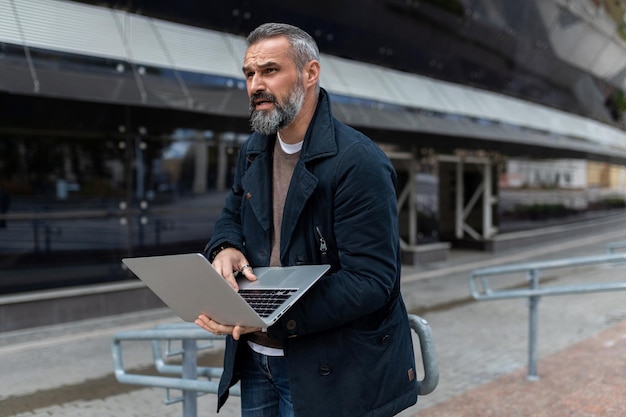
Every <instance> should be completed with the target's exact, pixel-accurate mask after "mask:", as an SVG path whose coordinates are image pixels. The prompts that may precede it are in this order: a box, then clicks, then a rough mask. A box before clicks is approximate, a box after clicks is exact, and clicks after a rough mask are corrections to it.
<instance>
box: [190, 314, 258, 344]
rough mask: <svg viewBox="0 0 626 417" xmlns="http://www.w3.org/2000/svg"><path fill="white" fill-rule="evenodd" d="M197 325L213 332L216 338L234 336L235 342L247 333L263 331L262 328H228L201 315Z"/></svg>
mask: <svg viewBox="0 0 626 417" xmlns="http://www.w3.org/2000/svg"><path fill="white" fill-rule="evenodd" d="M195 323H196V324H197V325H198V326H200V327H202V328H203V329H204V330H206V331H208V332H211V333H213V334H214V335H216V336H223V335H227V334H231V335H233V339H235V340H239V338H240V337H241V336H242V335H244V334H246V333H252V332H257V331H259V330H261V328H260V327H244V326H227V325H225V324H219V323H218V322H216V321H214V320H211V319H210V318H209V317H207V316H206V315H205V314H200V315H199V316H198V318H197V319H196V320H195Z"/></svg>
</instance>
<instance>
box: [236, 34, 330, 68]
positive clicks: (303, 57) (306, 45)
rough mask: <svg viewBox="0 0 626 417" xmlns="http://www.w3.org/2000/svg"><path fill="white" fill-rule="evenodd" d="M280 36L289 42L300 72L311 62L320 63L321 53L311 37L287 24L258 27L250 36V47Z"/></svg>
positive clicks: (248, 39)
mask: <svg viewBox="0 0 626 417" xmlns="http://www.w3.org/2000/svg"><path fill="white" fill-rule="evenodd" d="M278 36H284V37H285V38H287V40H288V41H289V44H290V45H291V48H292V49H293V58H294V61H295V64H296V68H297V69H298V71H302V70H303V69H304V66H305V65H306V64H307V63H309V62H310V61H311V60H316V61H319V59H320V52H319V49H318V47H317V43H315V40H314V39H313V38H312V37H311V35H309V34H308V33H306V32H305V31H304V30H302V29H300V28H299V27H296V26H292V25H288V24H286V23H264V24H262V25H261V26H259V27H257V28H256V29H254V30H253V31H252V32H250V34H249V35H248V38H247V41H248V46H250V45H253V44H255V43H257V42H259V41H262V40H265V39H269V38H275V37H278Z"/></svg>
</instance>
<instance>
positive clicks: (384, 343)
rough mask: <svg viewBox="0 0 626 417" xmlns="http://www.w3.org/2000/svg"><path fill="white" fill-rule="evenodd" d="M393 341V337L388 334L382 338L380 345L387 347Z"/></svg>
mask: <svg viewBox="0 0 626 417" xmlns="http://www.w3.org/2000/svg"><path fill="white" fill-rule="evenodd" d="M390 341H391V336H389V335H388V334H386V335H384V336H383V337H381V338H380V343H381V344H382V345H383V346H385V345H386V344H388V343H389V342H390Z"/></svg>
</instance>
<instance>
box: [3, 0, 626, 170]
mask: <svg viewBox="0 0 626 417" xmlns="http://www.w3.org/2000/svg"><path fill="white" fill-rule="evenodd" d="M0 42H3V48H4V53H3V54H1V55H0V92H4V94H8V95H9V96H5V98H4V99H3V101H6V102H8V101H10V100H13V99H16V98H17V97H20V99H19V101H20V102H21V103H23V105H24V106H25V107H29V106H30V107H33V108H39V107H40V105H41V103H44V102H47V101H46V100H48V99H61V100H64V105H70V102H76V104H75V107H81V106H82V105H83V103H89V105H86V106H84V108H82V107H81V109H80V110H81V113H84V112H85V111H87V110H88V109H93V110H94V113H93V114H91V115H89V114H85V116H84V117H86V118H87V119H89V118H92V119H102V118H105V117H107V115H103V114H102V113H101V111H102V108H107V109H112V108H115V107H116V106H117V107H123V108H125V109H127V110H126V111H128V109H134V110H135V112H136V113H137V114H142V113H146V114H149V113H151V112H153V114H155V115H158V116H152V117H149V116H147V117H146V119H148V121H149V122H150V123H149V124H148V125H150V124H152V125H155V126H159V129H162V130H163V131H168V130H170V131H171V130H173V129H175V128H177V127H194V126H197V125H204V124H205V123H206V124H209V123H210V124H211V126H207V128H210V129H213V130H220V129H222V128H227V127H232V126H243V129H242V131H245V130H247V118H248V110H247V109H248V104H247V98H246V93H245V88H244V87H245V85H244V82H243V79H242V76H241V70H240V65H241V60H242V58H243V55H244V53H245V48H246V45H245V40H244V39H243V38H242V37H238V36H234V35H230V34H224V33H220V32H215V31H211V30H206V29H201V28H192V27H188V26H184V25H180V24H175V23H171V22H165V21H160V20H156V19H152V18H148V17H144V16H139V15H134V14H131V13H127V12H124V11H120V10H113V9H109V8H105V7H96V6H89V5H84V4H79V3H74V2H68V1H61V0H45V1H44V0H28V1H26V0H0ZM322 64H323V71H322V80H321V84H322V86H323V87H325V88H326V89H327V90H328V91H329V92H330V93H331V97H332V100H333V102H334V104H333V106H334V110H335V113H336V115H337V117H338V118H339V119H341V120H343V121H344V122H346V123H348V124H350V125H352V126H354V127H356V128H359V129H361V130H365V131H367V132H370V133H371V135H372V136H373V137H374V139H375V140H379V141H387V142H391V143H398V144H406V145H411V146H420V147H426V146H427V147H433V148H436V149H442V150H446V151H450V150H454V149H457V148H465V149H483V150H487V151H492V150H493V151H499V152H502V153H505V154H509V155H515V156H517V155H525V156H532V157H580V158H589V159H599V160H608V161H613V162H616V163H626V133H625V132H624V131H622V130H620V129H618V128H616V127H613V126H610V125H606V124H603V123H600V122H597V121H594V120H591V119H586V118H584V117H580V116H577V115H574V114H570V113H565V112H562V111H559V110H555V109H551V108H548V107H545V106H541V105H537V104H534V103H529V102H525V101H523V100H519V99H516V98H513V97H508V96H504V95H501V94H497V93H493V92H489V91H485V90H478V89H475V88H470V87H466V86H461V85H456V84H452V83H448V82H443V81H437V80H434V79H429V78H426V77H422V76H418V75H414V74H408V73H403V72H400V71H396V70H390V69H387V68H382V67H377V66H374V65H366V64H363V63H359V62H355V61H349V60H346V59H342V58H338V57H334V56H328V55H324V56H322ZM29 100H34V102H33V103H29ZM53 106H54V105H53ZM9 107H10V106H9ZM5 110H6V109H5ZM9 110H10V109H9ZM40 110H41V112H40V114H39V116H41V117H46V116H45V114H46V112H45V111H44V110H42V109H40ZM166 110H167V111H173V112H174V113H173V114H175V115H177V116H176V117H167V116H165V113H166V112H165V111H166ZM25 111H26V110H25ZM51 113H58V112H56V111H55V110H51ZM182 114H185V116H184V117H182V116H180V115H182ZM57 116H59V115H58V114H57ZM61 116H62V114H61ZM115 117H117V116H114V118H115ZM67 118H68V120H70V121H71V120H74V118H72V117H70V115H68V117H67ZM7 119H8V123H6V124H5V123H3V125H4V126H5V127H4V129H5V130H6V129H21V128H25V127H29V128H36V126H34V125H33V122H36V123H41V124H43V125H45V124H50V123H49V122H46V121H43V122H39V121H36V120H35V119H34V118H30V120H28V121H26V122H25V121H22V122H20V119H19V118H17V119H16V120H13V119H11V118H7ZM61 119H62V118H61ZM157 119H158V120H157ZM183 121H186V123H191V124H190V125H187V126H182V123H183ZM58 122H59V121H58V120H57V121H55V123H58ZM107 123H108V124H110V125H112V126H115V125H117V124H119V122H118V121H113V120H111V121H108V122H107ZM81 125H82V126H86V125H89V122H85V121H82V123H81ZM72 126H74V124H73V123H69V122H68V124H66V125H65V127H64V128H65V129H73V127H72ZM154 129H156V127H155V128H154Z"/></svg>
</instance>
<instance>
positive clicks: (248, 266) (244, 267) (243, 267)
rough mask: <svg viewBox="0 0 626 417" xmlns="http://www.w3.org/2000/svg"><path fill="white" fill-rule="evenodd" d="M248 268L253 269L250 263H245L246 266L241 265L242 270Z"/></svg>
mask: <svg viewBox="0 0 626 417" xmlns="http://www.w3.org/2000/svg"><path fill="white" fill-rule="evenodd" d="M246 268H250V269H252V267H251V266H250V265H244V266H242V267H241V272H243V271H245V270H246Z"/></svg>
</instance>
